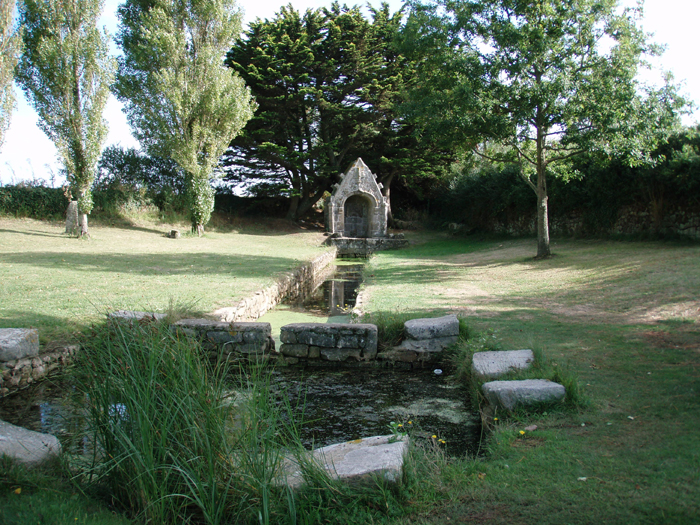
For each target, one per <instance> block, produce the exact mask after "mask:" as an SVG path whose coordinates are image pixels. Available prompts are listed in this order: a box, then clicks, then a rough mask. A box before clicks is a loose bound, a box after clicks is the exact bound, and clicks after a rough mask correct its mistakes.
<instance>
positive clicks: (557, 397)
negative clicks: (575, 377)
mask: <svg viewBox="0 0 700 525" xmlns="http://www.w3.org/2000/svg"><path fill="white" fill-rule="evenodd" d="M481 391H482V392H483V393H484V397H486V399H487V400H488V402H489V404H491V405H493V406H501V407H503V408H505V409H507V410H513V409H514V408H515V407H516V406H527V405H533V404H536V403H547V402H550V403H551V402H556V401H562V400H563V399H564V397H565V396H566V389H565V388H564V385H560V384H559V383H555V382H553V381H549V380H548V379H525V380H522V381H491V382H489V383H484V384H483V385H482V386H481Z"/></svg>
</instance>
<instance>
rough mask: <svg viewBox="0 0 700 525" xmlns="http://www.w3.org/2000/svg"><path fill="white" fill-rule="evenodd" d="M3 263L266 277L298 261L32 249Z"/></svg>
mask: <svg viewBox="0 0 700 525" xmlns="http://www.w3.org/2000/svg"><path fill="white" fill-rule="evenodd" d="M3 262H5V263H10V264H23V265H27V266H34V267H40V268H47V269H52V270H72V271H79V272H107V273H120V274H122V273H125V274H140V275H146V276H163V275H221V276H226V277H227V278H230V277H231V276H234V277H241V278H248V277H266V276H272V275H274V274H277V273H280V272H284V271H287V270H290V269H292V268H296V267H297V266H299V265H300V264H302V262H301V261H298V260H296V259H292V258H288V257H270V256H264V255H234V254H225V255H224V254H212V253H196V252H195V253H186V252H180V253H175V254H162V253H161V254H148V255H144V254H91V255H89V256H86V255H85V254H77V253H56V252H32V253H31V254H29V255H28V254H26V253H12V254H7V255H4V256H3Z"/></svg>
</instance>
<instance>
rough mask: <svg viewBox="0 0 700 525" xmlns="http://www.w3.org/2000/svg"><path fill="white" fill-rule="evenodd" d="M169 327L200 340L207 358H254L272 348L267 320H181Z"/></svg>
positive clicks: (273, 342) (273, 346)
mask: <svg viewBox="0 0 700 525" xmlns="http://www.w3.org/2000/svg"><path fill="white" fill-rule="evenodd" d="M170 329H171V330H173V331H174V332H175V333H177V334H181V335H183V336H185V337H192V338H195V339H197V340H199V341H200V342H201V343H202V347H203V348H204V349H205V350H206V351H208V352H209V355H210V357H212V358H214V359H218V358H221V357H224V358H225V357H228V356H230V355H232V354H233V355H236V356H238V357H247V358H258V357H263V356H269V355H270V354H271V353H273V352H274V350H275V341H274V340H273V339H272V328H271V326H270V323H224V322H217V321H210V320H208V319H183V320H181V321H178V322H176V323H173V324H172V325H171V326H170Z"/></svg>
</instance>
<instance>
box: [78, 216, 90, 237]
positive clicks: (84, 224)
mask: <svg viewBox="0 0 700 525" xmlns="http://www.w3.org/2000/svg"><path fill="white" fill-rule="evenodd" d="M80 237H87V238H90V233H89V232H88V216H87V213H80Z"/></svg>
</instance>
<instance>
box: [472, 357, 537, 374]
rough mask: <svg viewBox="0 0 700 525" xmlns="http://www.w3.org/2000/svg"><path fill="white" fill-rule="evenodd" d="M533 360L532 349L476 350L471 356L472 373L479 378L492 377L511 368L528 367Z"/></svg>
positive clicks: (522, 368)
mask: <svg viewBox="0 0 700 525" xmlns="http://www.w3.org/2000/svg"><path fill="white" fill-rule="evenodd" d="M534 360H535V356H534V354H533V353H532V350H507V351H501V352H477V353H475V354H474V357H473V358H472V374H474V376H476V377H477V378H479V379H494V378H496V377H500V376H502V375H505V374H507V373H508V372H511V371H513V370H525V369H527V368H530V366H531V364H532V362H533V361H534Z"/></svg>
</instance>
